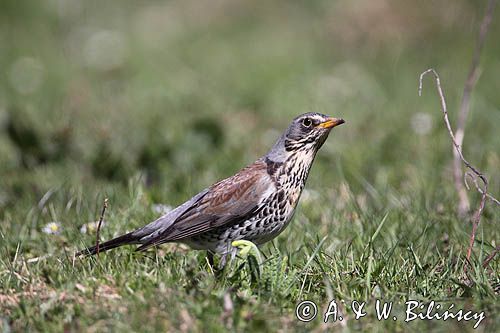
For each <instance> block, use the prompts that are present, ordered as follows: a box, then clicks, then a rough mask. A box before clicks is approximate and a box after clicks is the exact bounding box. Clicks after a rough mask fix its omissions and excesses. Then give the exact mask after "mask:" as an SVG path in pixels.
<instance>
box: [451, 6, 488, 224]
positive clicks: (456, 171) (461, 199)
mask: <svg viewBox="0 0 500 333" xmlns="http://www.w3.org/2000/svg"><path fill="white" fill-rule="evenodd" d="M495 5H496V0H489V1H488V5H487V8H486V12H485V14H484V17H483V20H482V22H481V27H480V29H479V35H478V37H477V44H476V47H475V49H474V55H473V57H472V62H471V65H470V69H469V74H468V76H467V80H466V81H465V84H464V91H463V94H462V101H461V103H460V110H459V113H458V121H457V128H456V131H455V133H456V142H457V144H458V146H462V144H463V141H464V135H465V123H466V120H467V115H468V114H469V110H470V97H471V93H472V90H473V89H474V87H475V85H476V83H477V80H478V79H479V76H480V68H479V60H480V59H481V52H482V50H483V46H484V43H485V41H486V35H487V33H488V30H489V27H490V23H491V21H492V18H493V11H494V9H495ZM460 160H461V158H460V156H459V154H458V152H457V151H456V150H453V180H454V182H455V188H456V190H457V193H458V214H459V215H460V216H462V217H463V216H465V215H466V213H467V212H468V211H469V209H470V203H469V199H468V197H467V193H466V191H465V188H464V184H463V182H462V180H461V178H462V163H461V161H460Z"/></svg>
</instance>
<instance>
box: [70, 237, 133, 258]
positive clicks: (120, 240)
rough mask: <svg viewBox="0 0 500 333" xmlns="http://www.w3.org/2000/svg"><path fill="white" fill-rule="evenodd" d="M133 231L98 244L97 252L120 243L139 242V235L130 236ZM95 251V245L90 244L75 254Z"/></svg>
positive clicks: (90, 253)
mask: <svg viewBox="0 0 500 333" xmlns="http://www.w3.org/2000/svg"><path fill="white" fill-rule="evenodd" d="M132 233H133V232H129V233H128V234H125V235H122V236H119V237H116V238H113V239H112V240H109V241H107V242H104V243H101V244H99V253H101V252H104V251H107V250H111V249H114V248H115V247H119V246H122V245H127V244H139V242H138V240H139V238H140V237H138V236H132ZM96 253H97V246H91V247H88V248H86V249H84V250H81V251H78V252H77V253H76V254H75V256H77V257H78V256H81V255H89V256H91V255H94V254H96Z"/></svg>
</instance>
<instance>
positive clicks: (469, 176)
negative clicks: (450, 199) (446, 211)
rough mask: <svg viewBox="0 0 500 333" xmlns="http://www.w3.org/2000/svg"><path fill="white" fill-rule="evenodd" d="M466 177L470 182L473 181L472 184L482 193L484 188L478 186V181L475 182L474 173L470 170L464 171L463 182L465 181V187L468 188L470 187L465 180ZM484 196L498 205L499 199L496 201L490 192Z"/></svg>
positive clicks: (499, 203)
mask: <svg viewBox="0 0 500 333" xmlns="http://www.w3.org/2000/svg"><path fill="white" fill-rule="evenodd" d="M467 178H470V179H472V182H473V183H474V186H475V187H476V190H477V191H478V192H479V193H481V194H483V193H484V190H483V189H482V188H481V186H479V184H478V182H477V176H476V174H474V173H472V172H469V171H466V172H465V173H464V183H465V187H466V188H467V190H470V187H469V183H468V182H467ZM486 197H487V198H488V199H490V200H491V201H493V202H494V203H496V204H497V205H499V206H500V201H498V200H497V199H496V198H495V197H494V196H492V195H491V194H489V193H486Z"/></svg>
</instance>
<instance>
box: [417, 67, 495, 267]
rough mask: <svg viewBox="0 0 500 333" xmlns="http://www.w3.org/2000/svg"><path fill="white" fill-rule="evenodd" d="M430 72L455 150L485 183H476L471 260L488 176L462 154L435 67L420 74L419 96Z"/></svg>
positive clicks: (484, 200) (470, 250)
mask: <svg viewBox="0 0 500 333" xmlns="http://www.w3.org/2000/svg"><path fill="white" fill-rule="evenodd" d="M428 73H432V74H433V75H434V78H435V80H436V88H437V91H438V94H439V99H440V101H441V110H442V111H443V115H444V122H445V124H446V128H447V129H448V133H449V134H450V137H451V141H452V143H453V146H454V147H455V151H456V152H457V154H458V156H459V157H460V160H461V161H462V162H463V163H464V164H465V166H466V167H467V168H468V169H469V170H471V171H472V174H474V175H475V176H477V177H479V179H481V181H482V182H483V184H484V189H483V190H482V191H479V188H480V187H479V186H478V185H477V184H476V185H477V188H478V191H479V192H480V193H481V202H480V204H479V207H478V209H477V211H476V213H475V214H474V216H473V219H472V232H471V235H470V241H469V248H468V249H467V261H469V259H470V256H471V253H472V247H473V246H474V240H475V239H476V231H477V227H478V225H479V222H480V220H481V215H482V213H483V210H484V205H485V202H486V198H487V197H488V180H487V179H486V177H485V176H484V175H483V174H482V173H481V172H480V171H479V170H478V169H476V168H475V167H473V166H472V165H471V164H470V163H469V162H468V161H467V160H466V159H465V158H464V156H463V154H462V149H461V147H460V145H459V144H458V143H457V140H456V137H455V134H454V133H453V130H452V128H451V124H450V120H449V118H448V109H447V107H446V100H445V97H444V93H443V89H442V88H441V80H440V78H439V75H438V73H437V72H436V71H435V70H434V69H433V68H430V69H428V70H426V71H425V72H423V73H422V74H420V80H419V86H418V94H419V96H421V95H422V80H423V77H424V76H425V75H426V74H428ZM472 174H471V175H469V177H472ZM472 179H474V180H475V177H472ZM474 182H475V183H476V182H477V180H475V181H474ZM493 199H494V198H493ZM497 201H498V200H496V199H494V202H497Z"/></svg>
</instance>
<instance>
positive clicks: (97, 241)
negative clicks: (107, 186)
mask: <svg viewBox="0 0 500 333" xmlns="http://www.w3.org/2000/svg"><path fill="white" fill-rule="evenodd" d="M106 208H108V198H105V199H104V203H103V205H102V211H101V217H99V223H98V224H97V230H96V236H95V237H96V240H95V247H96V254H97V255H98V256H99V233H100V231H101V225H102V220H104V214H105V213H106Z"/></svg>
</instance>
